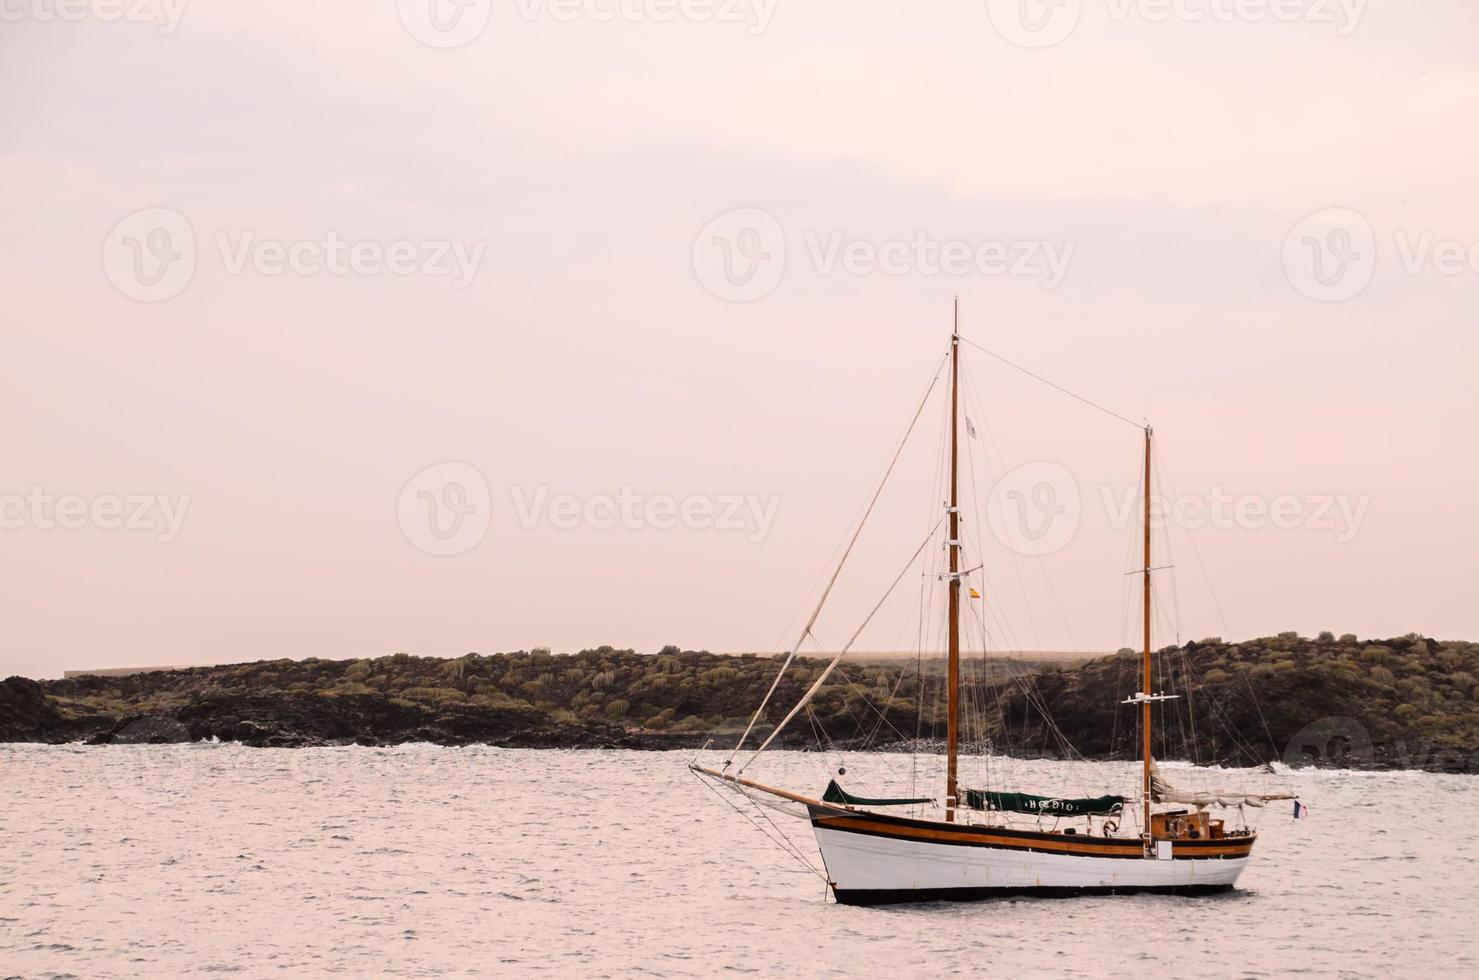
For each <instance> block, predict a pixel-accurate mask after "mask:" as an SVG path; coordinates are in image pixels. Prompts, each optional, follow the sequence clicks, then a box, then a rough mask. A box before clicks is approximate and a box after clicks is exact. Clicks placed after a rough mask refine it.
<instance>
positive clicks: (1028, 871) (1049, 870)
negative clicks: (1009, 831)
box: [815, 826, 1249, 904]
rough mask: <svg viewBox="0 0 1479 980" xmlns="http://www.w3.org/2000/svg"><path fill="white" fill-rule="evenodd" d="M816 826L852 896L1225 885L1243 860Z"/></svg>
mask: <svg viewBox="0 0 1479 980" xmlns="http://www.w3.org/2000/svg"><path fill="white" fill-rule="evenodd" d="M815 829H816V835H817V844H818V846H819V847H820V848H821V852H822V860H823V861H824V862H825V864H826V868H827V874H828V876H829V877H830V878H831V880H832V883H833V887H834V889H835V891H836V894H837V898H838V901H841V902H853V903H858V904H872V903H880V902H900V901H910V900H911V898H912V897H916V896H917V898H918V899H931V898H945V899H949V898H981V897H990V896H993V895H1011V894H1018V895H1022V894H1027V895H1032V894H1039V895H1065V896H1066V895H1091V894H1113V893H1120V892H1124V893H1134V892H1142V891H1154V892H1167V893H1173V894H1175V893H1181V894H1198V893H1212V892H1217V891H1225V890H1227V889H1229V888H1231V887H1232V885H1233V883H1234V882H1236V881H1237V879H1238V875H1240V874H1241V873H1242V871H1243V869H1244V868H1245V867H1247V865H1248V860H1249V859H1248V858H1247V857H1240V858H1213V859H1205V858H1203V859H1186V858H1179V859H1174V860H1173V859H1165V860H1158V859H1155V858H1144V857H1091V856H1084V855H1075V854H1049V853H1044V852H1042V851H1035V850H1024V849H1020V848H1011V849H1008V848H997V847H981V846H968V845H959V844H948V843H939V842H933V841H921V840H904V839H899V838H896V837H883V836H874V835H869V834H860V833H853V832H849V831H845V830H834V829H830V828H827V827H823V826H817V827H816V828H815Z"/></svg>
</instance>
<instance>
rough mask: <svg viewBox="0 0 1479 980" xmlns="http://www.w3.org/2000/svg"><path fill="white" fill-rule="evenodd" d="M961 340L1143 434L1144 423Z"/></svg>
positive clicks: (991, 351)
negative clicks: (1131, 426) (1132, 419)
mask: <svg viewBox="0 0 1479 980" xmlns="http://www.w3.org/2000/svg"><path fill="white" fill-rule="evenodd" d="M960 339H961V340H963V341H965V342H966V343H967V344H970V345H971V346H972V347H974V348H976V350H978V351H980V352H981V353H983V354H985V355H987V356H988V357H994V358H996V359H997V360H998V361H1000V362H1001V363H1003V364H1005V365H1006V366H1007V367H1009V368H1015V369H1016V370H1018V371H1021V372H1022V373H1023V374H1025V375H1027V376H1028V377H1029V378H1032V379H1033V380H1034V381H1041V382H1042V383H1043V384H1045V385H1047V386H1048V387H1049V388H1055V389H1057V390H1058V391H1061V392H1063V394H1065V395H1067V396H1068V397H1070V398H1076V399H1078V400H1079V401H1081V402H1083V403H1084V404H1085V405H1088V406H1089V407H1090V408H1097V409H1098V410H1099V411H1101V412H1103V413H1104V414H1105V415H1110V416H1113V417H1114V418H1117V419H1119V420H1120V421H1121V422H1124V423H1125V424H1126V425H1133V426H1134V427H1135V428H1137V429H1140V430H1141V431H1142V432H1143V431H1144V430H1145V424H1144V423H1142V422H1134V421H1131V420H1130V419H1128V418H1125V416H1123V415H1121V414H1120V413H1119V412H1116V411H1114V410H1113V409H1108V408H1105V407H1104V406H1103V405H1100V404H1099V403H1098V402H1096V401H1091V400H1090V399H1088V398H1085V397H1084V396H1083V395H1080V394H1076V393H1074V392H1072V391H1069V390H1068V389H1067V388H1065V387H1063V386H1062V385H1060V384H1054V383H1053V382H1051V381H1049V380H1048V379H1047V378H1044V377H1043V376H1042V375H1040V374H1034V373H1032V372H1031V371H1029V370H1027V369H1026V368H1025V367H1023V366H1022V365H1020V364H1014V363H1012V362H1011V361H1009V360H1007V359H1006V358H1005V357H1002V356H1001V355H1000V354H998V353H996V351H994V350H988V349H987V348H985V347H982V346H981V345H980V344H978V343H976V342H975V341H974V340H971V339H970V338H969V337H961V338H960Z"/></svg>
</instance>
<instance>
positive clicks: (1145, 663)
mask: <svg viewBox="0 0 1479 980" xmlns="http://www.w3.org/2000/svg"><path fill="white" fill-rule="evenodd" d="M1150 434H1151V428H1150V426H1148V425H1147V426H1146V427H1145V491H1144V494H1143V496H1144V498H1145V500H1144V505H1145V513H1144V518H1143V520H1144V524H1145V569H1144V572H1143V573H1142V574H1143V575H1144V582H1145V585H1144V588H1143V589H1142V590H1141V592H1142V594H1143V595H1144V598H1145V609H1144V612H1145V653H1144V656H1143V657H1142V658H1141V666H1142V672H1143V674H1144V677H1143V679H1142V682H1141V687H1140V691H1141V694H1142V696H1143V698H1144V700H1142V701H1141V702H1140V731H1141V737H1142V745H1141V753H1140V754H1141V758H1142V759H1143V760H1144V765H1143V770H1144V771H1143V773H1142V778H1141V784H1140V792H1141V799H1142V800H1143V801H1144V803H1143V805H1144V815H1145V822H1144V823H1143V824H1141V833H1142V834H1143V835H1144V838H1145V846H1146V849H1147V850H1149V849H1150V847H1151V846H1152V841H1151V836H1150V790H1151V785H1150V777H1151V769H1152V768H1153V763H1152V762H1151V758H1150V702H1151V700H1152V698H1151V694H1150Z"/></svg>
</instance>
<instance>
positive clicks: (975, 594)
mask: <svg viewBox="0 0 1479 980" xmlns="http://www.w3.org/2000/svg"><path fill="white" fill-rule="evenodd" d="M971 598H972V599H979V598H981V593H979V592H977V591H976V590H975V589H971Z"/></svg>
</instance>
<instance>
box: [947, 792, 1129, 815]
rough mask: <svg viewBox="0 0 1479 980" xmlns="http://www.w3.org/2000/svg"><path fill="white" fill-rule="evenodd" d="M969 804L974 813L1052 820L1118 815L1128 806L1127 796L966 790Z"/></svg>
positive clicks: (966, 801)
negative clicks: (1027, 815)
mask: <svg viewBox="0 0 1479 980" xmlns="http://www.w3.org/2000/svg"><path fill="white" fill-rule="evenodd" d="M965 805H966V806H968V807H970V808H971V809H972V810H1010V811H1012V812H1013V813H1037V814H1043V815H1046V816H1050V817H1081V816H1083V815H1085V814H1093V815H1095V816H1103V815H1105V814H1111V813H1117V812H1118V811H1119V809H1120V807H1122V806H1124V805H1125V797H1123V796H1088V797H1082V798H1079V799H1065V798H1063V797H1057V796H1033V795H1032V794H1030V793H988V792H985V791H984V790H979V789H968V790H966V791H965Z"/></svg>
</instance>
